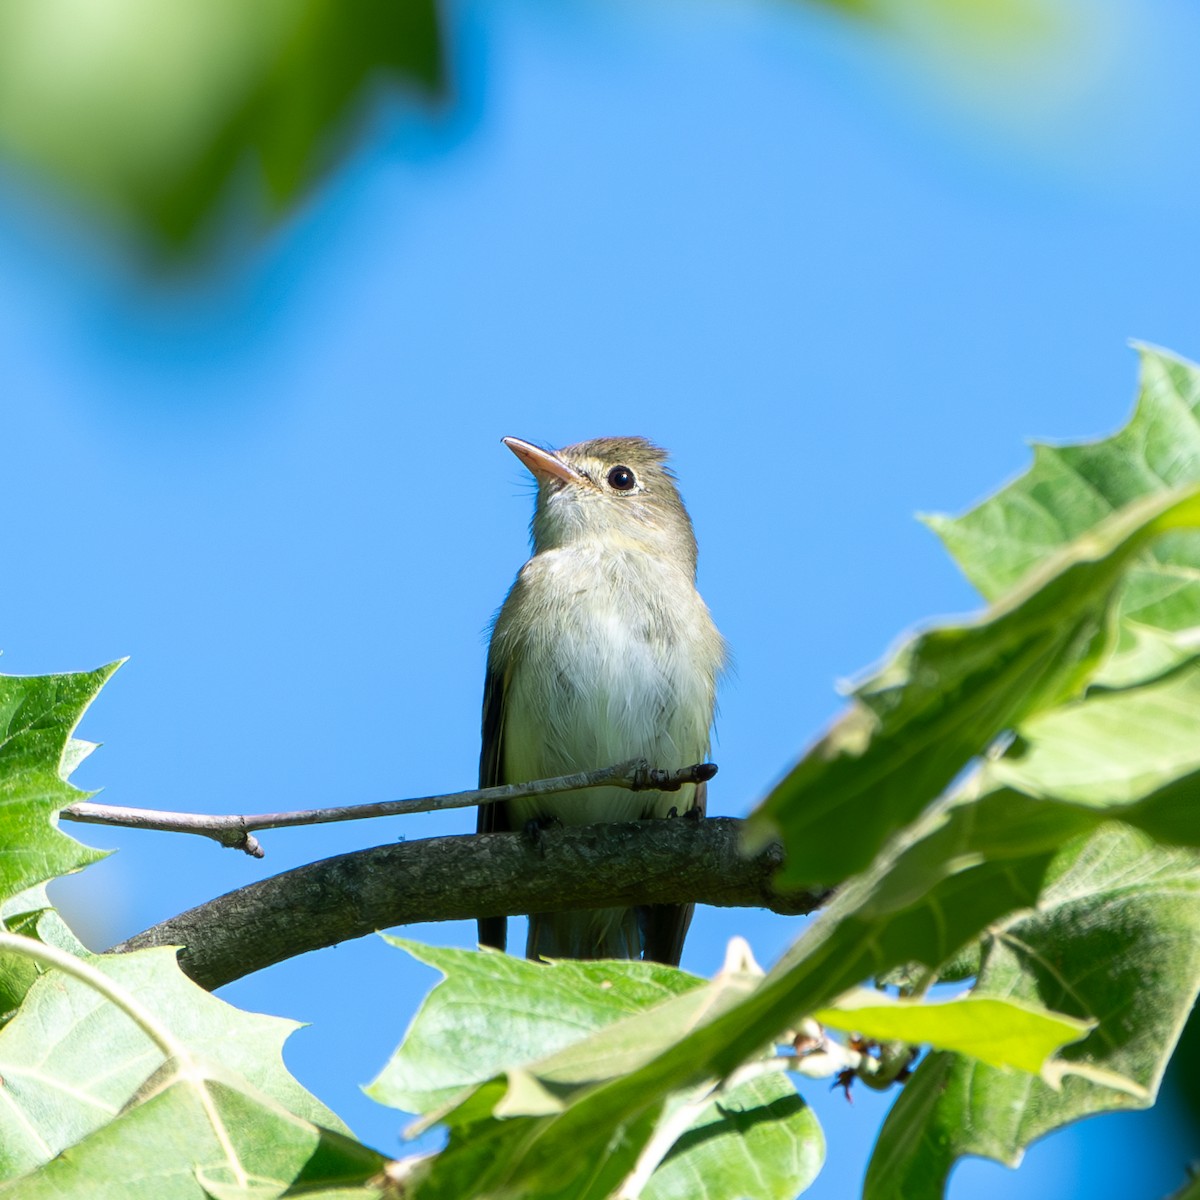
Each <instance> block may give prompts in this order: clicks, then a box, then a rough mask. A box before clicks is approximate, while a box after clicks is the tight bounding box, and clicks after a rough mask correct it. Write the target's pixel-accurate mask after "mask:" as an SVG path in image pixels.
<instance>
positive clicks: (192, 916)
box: [112, 817, 824, 989]
mask: <svg viewBox="0 0 1200 1200" xmlns="http://www.w3.org/2000/svg"><path fill="white" fill-rule="evenodd" d="M741 825H742V822H741V821H737V820H733V819H730V818H725V817H720V818H717V817H714V818H709V819H707V820H689V819H686V818H679V819H677V820H667V821H638V822H633V823H630V824H604V825H584V826H574V827H557V828H551V829H547V830H545V831H543V833H542V834H541V835H540V836H539V837H538V838H537V839H536V840H535V839H533V838H531V837H529V836H528V835H527V834H524V833H492V834H482V835H478V834H477V835H474V836H459V837H438V838H427V839H424V840H419V841H412V842H400V843H396V844H389V845H386V846H376V847H374V848H372V849H369V850H357V851H354V852H353V853H351V854H343V855H339V856H338V857H336V858H327V859H324V860H323V861H321V862H316V863H311V864H309V865H308V866H304V867H299V868H297V869H296V870H293V871H285V872H284V873H282V874H280V875H276V876H273V877H272V878H270V879H264V880H261V881H259V882H257V883H252V884H250V885H249V886H247V887H244V888H239V889H238V890H237V891H235V892H229V893H227V894H226V895H224V896H219V897H217V899H215V900H210V901H208V903H206V904H201V905H199V906H198V907H197V908H193V909H190V910H189V911H187V912H185V913H180V914H179V915H178V916H176V917H172V918H170V919H169V920H167V921H163V922H162V923H161V924H159V925H155V926H152V927H151V928H150V929H147V930H145V931H143V932H142V933H139V934H137V935H135V936H134V937H132V938H130V939H129V940H128V941H126V942H122V943H120V944H119V945H117V946H114V947H113V948H112V949H113V950H114V951H117V952H120V951H128V950H140V949H143V948H144V947H147V946H164V945H177V946H182V947H183V949H182V950H181V951H180V955H179V961H180V965H181V966H182V967H183V969H184V971H185V972H186V973H187V974H188V975H190V976H191V977H192V978H193V979H194V980H195V981H196V982H197V983H199V984H200V985H201V986H202V987H205V988H209V989H212V988H216V987H220V986H221V985H222V984H225V983H229V982H230V981H232V980H234V979H239V978H241V977H242V976H243V975H248V974H250V973H251V972H253V971H258V970H261V969H262V968H263V967H268V966H270V965H271V964H273V963H277V962H281V961H282V960H284V959H287V958H293V957H295V956H296V955H298V954H304V953H306V952H307V951H309V950H318V949H321V948H322V947H324V946H332V945H335V944H336V943H338V942H343V941H347V940H349V939H350V938H356V937H362V936H363V935H365V934H368V933H372V932H374V931H375V930H377V929H386V928H388V927H390V926H393V925H408V924H415V923H417V922H420V921H454V920H462V919H465V918H471V917H490V916H507V915H514V914H520V913H530V912H549V911H555V910H562V909H577V908H604V907H607V906H609V905H620V904H629V905H634V904H681V903H687V902H691V901H695V902H697V903H699V904H712V905H718V906H722V907H762V908H769V909H772V910H773V911H775V912H782V913H792V914H801V913H808V912H811V911H813V909H815V908H816V907H818V906H819V905H820V903H821V901H822V900H823V899H824V896H823V894H813V893H790V894H786V895H783V894H780V893H777V892H776V891H775V890H774V889H773V888H772V886H771V879H772V877H773V876H774V874H775V872H776V871H777V870H778V869H779V867H780V865H781V863H782V861H783V854H782V850H781V849H780V847H779V846H777V845H770V846H767V847H766V848H765V849H764V850H763V851H761V852H760V853H758V854H757V855H755V856H754V857H752V858H747V857H745V856H744V855H743V854H742V853H741V850H740V832H741Z"/></svg>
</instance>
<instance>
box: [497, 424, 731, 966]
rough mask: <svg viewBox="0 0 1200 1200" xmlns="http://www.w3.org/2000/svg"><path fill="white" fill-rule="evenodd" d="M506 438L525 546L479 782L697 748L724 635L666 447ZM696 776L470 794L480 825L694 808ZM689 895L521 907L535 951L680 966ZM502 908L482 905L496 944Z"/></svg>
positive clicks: (668, 757) (703, 736)
mask: <svg viewBox="0 0 1200 1200" xmlns="http://www.w3.org/2000/svg"><path fill="white" fill-rule="evenodd" d="M503 442H504V445H506V446H507V447H508V448H509V449H510V450H511V451H512V452H513V453H514V454H515V455H516V456H517V458H518V459H520V461H521V462H522V463H523V464H524V465H525V466H526V467H527V468H528V469H529V471H530V472H531V473H532V475H533V477H534V479H535V480H536V483H537V498H536V503H535V507H534V514H533V520H532V524H531V529H530V532H531V541H532V551H533V552H532V554H531V556H530V558H529V560H528V562H526V563H525V565H524V566H523V567H522V568H521V570H520V571H519V572H518V574H517V577H516V580H515V581H514V583H513V585H512V587H511V589H510V590H509V592H508V595H507V597H506V599H505V601H504V604H503V605H502V607H501V608H500V610H499V612H498V613H497V615H496V618H495V620H494V622H493V625H492V632H491V639H490V643H489V647H488V658H487V672H486V677H485V682H484V693H483V720H482V733H483V738H482V749H481V753H480V759H479V784H480V787H494V786H497V785H499V784H505V783H519V782H525V781H527V780H532V779H542V778H548V777H551V776H556V775H564V774H570V773H574V772H577V771H587V770H594V769H597V768H601V767H607V766H611V765H613V764H616V763H620V762H624V761H627V760H630V759H635V758H640V759H645V760H646V761H647V762H648V763H649V764H650V765H651V766H652V767H656V768H660V769H666V770H675V769H678V768H680V767H684V766H688V765H691V764H694V763H699V762H702V761H703V760H704V759H705V758H706V757H707V756H708V752H709V745H710V738H711V730H712V724H713V718H714V714H715V707H716V691H717V681H718V677H719V675H720V674H721V672H722V670H723V668H724V664H725V661H726V649H725V642H724V639H723V638H722V637H721V635H720V633H719V632H718V631H717V628H716V625H715V624H714V623H713V618H712V616H711V614H710V613H709V610H708V607H707V606H706V605H705V603H704V601H703V599H702V598H701V597H700V593H699V592H698V591H697V590H696V557H697V549H696V537H695V533H694V532H693V529H692V522H691V518H690V517H689V516H688V512H687V509H686V508H685V507H684V504H683V500H682V498H681V497H680V494H679V489H678V487H677V486H676V479H675V475H674V473H673V471H672V470H671V468H670V466H669V463H668V458H667V453H666V451H664V450H663V449H661V448H660V447H658V446H656V445H654V444H653V443H652V442H650V441H648V440H647V439H645V438H642V437H602V438H595V439H593V440H591V441H585V442H579V443H577V444H576V445H572V446H566V447H564V448H563V449H560V450H554V451H552V450H546V449H543V448H542V447H540V446H537V445H535V444H534V443H532V442H528V441H524V440H523V439H521V438H516V437H506V438H504V439H503ZM705 803H706V796H705V784H704V783H699V784H691V783H689V784H684V785H683V787H682V788H681V789H680V790H679V791H678V792H656V791H631V790H629V789H627V788H621V787H597V788H591V789H588V790H586V791H582V792H579V791H577V792H572V793H570V794H568V795H558V796H555V795H546V796H537V797H526V798H523V799H516V800H508V801H505V802H502V803H493V804H487V805H482V806H481V807H480V809H479V816H478V830H479V832H481V833H490V832H497V831H501V830H513V831H521V830H524V829H530V828H532V829H537V828H540V827H542V826H544V825H546V824H549V823H553V822H555V821H559V822H561V823H562V824H564V825H586V824H592V823H596V822H605V821H613V822H617V821H632V820H638V819H642V818H652V817H667V816H670V815H673V813H680V814H682V813H686V812H688V811H689V810H694V812H695V814H697V815H700V816H703V814H704V810H705ZM692 907H693V906H692V905H647V906H643V907H641V908H628V907H622V908H607V909H598V910H584V911H575V912H557V913H555V912H550V913H532V914H530V916H529V935H528V940H527V943H526V955H527V957H529V958H531V959H558V958H577V959H596V958H624V959H637V958H644V959H646V960H653V961H656V962H663V963H669V964H672V965H675V966H677V965H678V964H679V959H680V954H681V953H682V949H683V940H684V936H685V934H686V932H687V928H688V925H689V924H690V922H691V916H692ZM506 939H507V918H506V917H503V916H500V917H485V918H481V919H480V920H479V942H480V944H481V945H483V946H490V947H493V948H496V949H499V950H504V949H505V947H506Z"/></svg>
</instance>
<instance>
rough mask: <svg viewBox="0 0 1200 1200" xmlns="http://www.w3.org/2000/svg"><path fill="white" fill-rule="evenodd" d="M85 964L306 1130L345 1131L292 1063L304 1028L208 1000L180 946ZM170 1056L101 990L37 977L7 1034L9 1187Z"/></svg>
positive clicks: (3, 1143)
mask: <svg viewBox="0 0 1200 1200" xmlns="http://www.w3.org/2000/svg"><path fill="white" fill-rule="evenodd" d="M87 961H88V962H89V963H90V964H91V965H92V966H94V967H95V968H96V969H98V970H99V971H101V972H103V973H104V974H105V975H107V976H109V977H110V978H112V979H114V980H116V981H117V982H118V983H120V984H122V985H123V986H124V987H125V988H126V989H127V990H128V991H130V992H132V993H133V994H134V995H135V996H137V997H138V998H139V999H140V1000H141V1002H142V1004H143V1005H144V1006H145V1007H146V1008H147V1009H148V1010H149V1011H150V1012H152V1013H155V1014H157V1015H158V1017H159V1019H160V1020H161V1021H162V1022H163V1023H164V1024H165V1025H166V1026H167V1027H168V1028H169V1029H171V1030H172V1031H173V1032H174V1033H175V1035H176V1036H177V1037H178V1038H180V1039H181V1040H182V1041H183V1042H184V1043H185V1044H186V1045H187V1046H188V1047H189V1048H190V1049H192V1050H194V1051H195V1052H196V1054H197V1055H198V1056H202V1057H204V1058H206V1059H208V1060H211V1061H213V1062H219V1063H221V1064H223V1066H224V1067H226V1068H228V1069H230V1070H235V1071H237V1072H238V1073H239V1074H240V1075H241V1076H244V1077H245V1078H246V1079H247V1080H249V1082H250V1084H252V1085H253V1086H254V1087H256V1088H258V1089H259V1090H261V1091H262V1092H264V1093H266V1094H267V1095H269V1096H271V1097H272V1098H273V1099H274V1100H276V1101H278V1102H279V1103H280V1104H282V1105H283V1106H285V1107H286V1108H287V1109H288V1110H289V1111H291V1112H294V1113H296V1114H297V1115H298V1116H299V1117H302V1118H304V1119H305V1120H307V1121H312V1122H313V1123H315V1124H320V1125H323V1126H327V1127H329V1128H332V1129H338V1130H341V1129H342V1128H343V1127H342V1126H341V1123H340V1122H339V1120H338V1118H337V1117H336V1116H334V1114H333V1113H331V1112H330V1111H329V1110H328V1109H327V1108H325V1106H324V1105H322V1104H321V1103H320V1102H319V1101H318V1100H317V1099H316V1098H315V1097H313V1096H312V1095H310V1094H309V1093H308V1092H306V1091H305V1090H304V1089H303V1088H302V1087H301V1086H300V1084H299V1083H297V1082H296V1080H295V1079H293V1078H292V1076H291V1075H289V1074H288V1072H287V1070H286V1069H285V1067H284V1065H283V1059H282V1050H283V1042H284V1039H285V1038H286V1037H287V1036H288V1034H289V1033H291V1032H292V1030H294V1029H295V1028H297V1025H296V1023H295V1022H292V1021H284V1020H281V1019H279V1018H277V1017H267V1016H261V1015H259V1014H256V1013H244V1012H240V1011H239V1010H237V1009H235V1008H233V1007H232V1006H231V1005H228V1004H226V1003H225V1002H224V1001H222V1000H218V999H217V998H216V997H215V996H211V995H209V994H208V993H207V992H205V991H204V990H203V989H202V988H199V987H197V986H196V985H195V984H194V983H192V982H191V980H189V979H188V978H187V977H186V976H185V975H184V974H183V972H182V971H180V970H179V967H178V965H177V964H176V962H175V952H174V950H171V949H157V950H143V951H138V952H137V953H133V954H126V955H112V956H103V955H102V956H93V957H89V958H88V959H87ZM162 1057H163V1055H162V1052H161V1050H159V1048H158V1047H157V1046H156V1045H155V1044H154V1043H153V1042H152V1041H151V1040H150V1039H149V1037H148V1036H147V1035H146V1034H145V1033H144V1032H143V1031H142V1029H141V1028H139V1027H138V1026H137V1025H136V1024H134V1023H133V1022H132V1021H131V1020H130V1018H129V1016H128V1014H126V1013H125V1012H123V1011H122V1010H121V1009H120V1008H118V1007H117V1006H116V1005H114V1004H112V1003H111V1002H110V1001H108V1000H106V999H105V998H104V997H103V996H101V995H100V994H99V993H98V992H96V991H95V990H93V989H92V988H90V987H88V986H86V985H85V984H84V983H82V982H80V981H78V980H76V979H71V978H65V977H63V976H62V974H61V973H60V972H51V973H49V974H46V975H43V976H42V977H41V978H39V979H38V980H37V981H36V982H35V983H34V984H33V986H32V987H31V988H30V989H29V993H28V995H27V996H26V997H25V1001H24V1003H23V1004H22V1006H21V1008H20V1010H19V1012H18V1013H17V1015H16V1017H14V1018H13V1019H12V1020H11V1021H10V1022H9V1023H8V1024H7V1025H6V1026H5V1027H4V1028H3V1029H2V1030H0V1078H3V1080H4V1086H3V1087H2V1088H0V1126H3V1127H4V1129H5V1131H6V1132H5V1136H4V1138H3V1139H0V1179H12V1178H14V1177H16V1176H20V1175H22V1174H24V1173H26V1172H28V1171H31V1170H33V1169H34V1168H36V1167H38V1166H40V1165H41V1164H43V1163H45V1162H46V1161H47V1160H48V1159H50V1158H52V1157H53V1156H54V1155H55V1154H58V1153H59V1152H60V1151H61V1150H64V1149H65V1148H66V1147H68V1146H72V1145H73V1144H74V1143H76V1142H77V1141H79V1140H80V1139H81V1138H83V1137H85V1136H87V1135H88V1134H90V1133H92V1132H93V1131H95V1130H98V1129H100V1128H101V1127H102V1126H104V1125H106V1124H107V1123H108V1122H110V1121H111V1120H112V1119H113V1118H114V1117H116V1115H117V1114H118V1113H119V1112H120V1111H121V1110H122V1107H123V1106H124V1105H126V1104H127V1103H129V1102H130V1101H131V1099H132V1098H133V1097H134V1096H135V1095H137V1093H138V1090H139V1089H140V1088H141V1087H142V1085H143V1083H144V1082H145V1080H146V1079H147V1078H148V1077H149V1076H150V1075H151V1074H152V1073H153V1072H154V1071H155V1070H156V1069H157V1067H158V1066H159V1064H160V1063H161V1062H162Z"/></svg>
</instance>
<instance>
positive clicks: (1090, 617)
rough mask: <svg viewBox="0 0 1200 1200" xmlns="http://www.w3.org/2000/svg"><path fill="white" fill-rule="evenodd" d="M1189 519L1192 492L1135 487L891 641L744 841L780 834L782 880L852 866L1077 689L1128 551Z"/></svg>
mask: <svg viewBox="0 0 1200 1200" xmlns="http://www.w3.org/2000/svg"><path fill="white" fill-rule="evenodd" d="M1197 525H1200V492H1198V491H1197V490H1196V489H1192V490H1190V491H1187V492H1185V493H1182V494H1181V493H1179V492H1169V493H1161V494H1158V495H1155V496H1149V497H1143V498H1142V499H1141V500H1138V501H1136V502H1135V503H1133V504H1131V505H1130V506H1129V507H1128V508H1126V509H1124V510H1122V511H1121V512H1119V513H1116V514H1114V515H1112V516H1109V517H1108V518H1107V519H1105V520H1104V521H1102V522H1101V524H1100V525H1099V526H1097V527H1096V528H1095V529H1091V530H1089V531H1088V532H1086V533H1084V534H1082V535H1081V536H1079V537H1078V539H1077V540H1076V541H1074V542H1072V543H1070V544H1069V545H1067V546H1066V547H1064V548H1063V549H1061V550H1059V551H1058V552H1056V553H1055V554H1054V555H1052V556H1051V558H1050V559H1049V560H1048V561H1047V562H1045V563H1044V564H1042V566H1040V567H1039V568H1038V569H1037V570H1036V571H1034V572H1031V573H1030V574H1029V575H1027V576H1026V577H1025V579H1024V580H1023V582H1022V583H1021V585H1020V586H1019V587H1017V588H1016V589H1015V590H1014V591H1012V592H1011V593H1009V594H1008V595H1007V596H1006V597H1005V598H1004V599H1003V600H1002V601H1000V602H999V603H997V604H996V605H995V606H994V607H993V608H992V609H990V610H989V611H988V612H986V613H985V614H984V615H983V616H982V617H980V618H978V619H976V620H974V621H970V622H966V623H962V624H957V625H944V626H941V627H938V628H935V629H931V630H929V631H928V632H925V633H920V634H917V635H916V636H915V637H913V638H911V639H910V640H909V641H907V642H906V643H905V644H904V645H903V646H901V648H900V649H899V650H898V651H897V652H896V653H895V655H894V656H893V657H892V659H891V660H890V662H888V663H887V664H886V665H885V666H884V667H883V668H882V669H881V670H880V671H878V673H876V674H875V675H874V676H873V677H871V678H870V679H868V680H866V681H865V682H864V683H862V684H860V685H859V686H858V687H857V688H856V689H855V692H854V703H853V705H852V707H851V708H850V709H849V711H848V712H847V713H846V714H845V715H844V716H843V717H842V718H841V719H840V720H839V721H838V722H837V723H835V724H834V726H833V727H832V729H830V731H829V732H828V733H827V734H826V735H825V737H824V738H822V739H821V740H820V741H819V742H818V743H817V744H816V745H815V746H814V747H813V748H812V749H811V750H810V751H809V752H808V754H806V755H805V757H804V758H803V759H801V761H800V762H799V764H797V766H796V767H795V768H794V769H793V770H792V771H791V773H790V774H789V775H788V776H787V777H786V778H785V779H784V780H783V781H782V783H780V784H779V785H778V787H776V788H775V790H774V791H773V792H772V793H771V795H770V796H768V797H767V799H766V800H765V801H764V802H763V804H761V805H760V806H759V808H758V809H757V810H756V811H755V812H754V813H753V814H752V816H751V818H750V822H751V828H752V838H754V839H757V840H765V839H766V838H769V837H771V836H774V835H776V834H778V835H779V836H781V837H782V839H783V842H784V845H785V849H786V852H787V858H786V866H785V867H784V870H783V871H782V872H781V880H780V882H781V883H782V884H783V885H785V886H796V887H802V886H811V885H815V884H836V883H839V882H841V881H842V880H843V879H845V878H846V877H847V876H849V875H851V874H852V873H853V872H855V871H859V870H862V869H863V868H864V867H865V866H866V865H867V864H868V863H869V862H870V861H871V859H872V858H873V857H874V856H875V854H876V853H877V852H878V850H879V848H880V846H882V844H883V843H884V842H885V841H886V839H887V838H888V837H890V836H891V835H892V834H894V833H895V832H896V831H897V830H899V829H901V828H902V827H903V826H904V825H905V824H906V823H907V822H909V821H911V820H912V819H913V818H914V817H915V816H916V815H917V814H918V813H919V812H920V811H921V810H922V809H923V808H924V807H925V806H926V805H927V804H928V803H929V802H930V801H931V800H933V799H934V797H936V796H937V795H938V794H939V793H941V791H942V790H943V789H944V788H945V787H946V786H947V785H948V784H949V783H950V782H951V781H952V780H953V778H954V777H955V775H957V774H958V773H959V772H961V771H962V770H963V769H964V767H966V766H967V764H968V763H969V762H970V760H971V759H972V758H973V757H974V756H976V755H978V754H981V753H983V752H984V751H985V750H986V749H987V748H988V746H989V745H990V744H991V743H992V742H993V740H994V739H995V738H996V737H998V736H999V735H1000V734H1001V733H1003V732H1004V731H1005V730H1007V729H1010V728H1012V727H1013V726H1014V725H1016V724H1018V723H1019V722H1021V721H1024V720H1028V719H1029V718H1030V717H1032V716H1033V715H1034V714H1036V713H1037V712H1039V711H1041V710H1043V709H1048V708H1052V707H1054V706H1056V705H1058V704H1061V703H1063V702H1064V701H1066V700H1068V699H1070V698H1071V697H1073V696H1075V695H1076V694H1078V693H1079V692H1080V691H1081V690H1082V688H1083V687H1084V685H1085V684H1086V683H1087V681H1088V679H1089V677H1090V675H1091V674H1092V672H1093V671H1094V670H1095V669H1096V667H1097V666H1098V664H1099V663H1100V661H1101V658H1102V656H1103V654H1104V653H1105V650H1106V648H1107V646H1108V644H1109V626H1110V620H1109V605H1110V601H1111V599H1112V597H1113V594H1114V592H1115V591H1116V589H1117V588H1118V586H1119V585H1120V583H1121V581H1122V575H1123V572H1124V571H1125V570H1126V569H1127V567H1128V566H1129V563H1130V561H1131V560H1132V559H1133V558H1135V556H1137V555H1139V554H1141V553H1142V552H1143V551H1144V549H1145V548H1146V546H1147V545H1149V544H1150V543H1151V542H1152V541H1153V540H1154V539H1155V538H1157V537H1159V536H1161V535H1162V534H1165V533H1169V532H1172V531H1174V530H1179V529H1189V528H1195V527H1196V526H1197ZM851 830H852V831H853V834H852V835H851V834H850V832H849V831H851Z"/></svg>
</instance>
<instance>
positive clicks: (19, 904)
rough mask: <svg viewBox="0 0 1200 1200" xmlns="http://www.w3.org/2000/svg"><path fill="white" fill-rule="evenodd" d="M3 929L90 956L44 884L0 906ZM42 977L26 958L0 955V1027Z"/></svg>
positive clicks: (69, 952) (30, 960)
mask: <svg viewBox="0 0 1200 1200" xmlns="http://www.w3.org/2000/svg"><path fill="white" fill-rule="evenodd" d="M0 927H2V928H4V929H6V930H8V932H9V933H19V934H21V935H22V936H23V937H30V938H36V939H37V940H38V941H40V942H45V943H46V944H47V945H51V946H57V947H58V948H59V949H60V950H66V951H67V953H68V954H75V955H78V956H83V955H86V954H87V953H88V949H87V947H86V946H85V945H84V944H83V943H82V942H81V941H80V940H79V939H78V938H77V937H76V936H75V935H74V934H73V933H72V932H71V929H70V927H69V926H68V925H67V923H66V922H65V921H64V920H63V919H62V917H60V916H59V915H58V912H57V910H56V909H54V908H53V907H52V906H51V904H50V899H49V897H48V896H47V895H46V889H45V888H44V887H42V885H41V884H39V885H38V886H37V887H33V888H30V889H29V890H28V891H25V892H19V893H18V894H17V895H15V896H10V897H9V898H8V899H7V900H5V901H4V902H3V903H2V904H0ZM42 973H43V970H42V968H41V967H39V966H38V965H37V963H35V962H34V961H33V959H31V958H29V957H28V956H27V955H24V954H11V953H7V952H4V951H0V1026H3V1025H4V1024H6V1023H7V1022H8V1021H9V1020H10V1019H11V1018H12V1017H13V1016H14V1014H15V1013H16V1010H17V1007H18V1006H19V1005H20V1003H21V1001H22V1000H24V998H25V994H26V993H27V992H28V991H29V989H30V988H31V987H32V986H33V983H34V981H35V980H36V979H37V978H38V976H39V975H41V974H42Z"/></svg>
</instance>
